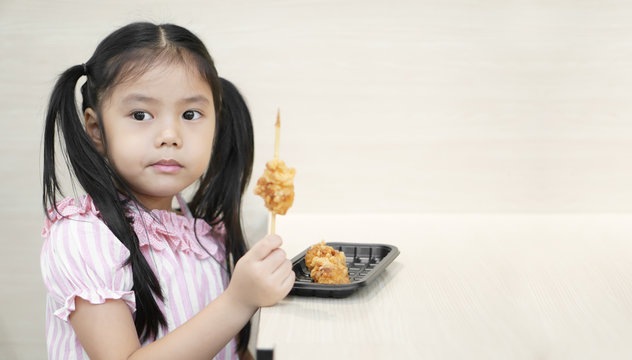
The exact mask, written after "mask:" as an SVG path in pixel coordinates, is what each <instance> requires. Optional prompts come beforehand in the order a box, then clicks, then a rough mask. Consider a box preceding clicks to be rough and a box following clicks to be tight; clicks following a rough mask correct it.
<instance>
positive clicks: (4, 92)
mask: <svg viewBox="0 0 632 360" xmlns="http://www.w3.org/2000/svg"><path fill="white" fill-rule="evenodd" d="M509 3H512V4H511V5H510V4H509ZM515 3H516V2H507V1H500V0H497V1H467V0H460V1H450V2H442V1H387V0H381V1H366V0H365V1H360V0H353V1H325V0H318V1H190V0H182V1H178V2H174V1H127V0H125V1H123V0H116V1H34V0H0V95H1V96H0V109H2V110H1V111H0V134H2V135H4V136H3V139H2V141H0V154H2V166H0V178H1V179H2V186H1V187H0V194H1V196H0V198H1V199H2V203H1V204H0V219H1V220H0V221H1V222H2V235H1V236H0V238H1V239H2V240H1V241H2V252H1V255H0V283H1V284H2V287H0V298H1V303H2V306H1V308H0V358H3V359H33V358H43V357H45V355H44V354H45V347H44V337H43V336H44V330H43V324H44V290H43V285H42V283H41V278H40V275H39V259H38V255H39V248H40V246H41V239H40V237H39V233H40V229H41V225H42V219H43V215H42V210H41V208H40V207H41V205H40V201H41V200H40V198H41V189H40V183H41V182H40V172H41V161H42V160H41V156H40V152H41V138H42V124H43V114H44V111H45V108H46V101H47V96H48V95H49V93H50V90H51V89H52V85H53V83H54V81H55V78H56V76H57V75H58V74H59V73H61V72H62V71H63V70H65V69H66V68H68V67H69V66H72V65H75V64H80V63H82V62H84V61H86V60H87V59H88V58H89V56H90V55H91V53H92V51H93V50H94V48H95V46H96V45H97V43H98V42H99V41H100V40H101V39H102V38H103V37H104V36H106V35H107V34H108V33H110V32H111V31H113V30H114V29H115V28H117V27H119V26H122V25H124V24H126V23H128V22H131V21H136V20H149V21H154V22H174V23H177V24H180V25H183V26H186V27H188V28H189V29H190V30H192V31H194V32H195V33H197V34H198V35H199V36H200V37H201V38H202V39H203V40H204V41H205V42H206V44H207V46H208V47H209V49H210V52H211V54H212V55H213V56H214V58H215V60H216V65H217V67H218V70H219V73H220V74H221V75H222V76H223V77H226V78H228V79H230V80H232V81H233V82H235V83H236V84H237V86H238V87H239V88H240V89H241V90H242V92H243V94H244V95H245V97H246V98H247V100H248V103H249V105H250V108H251V112H252V115H253V119H254V125H255V135H256V146H257V156H256V159H255V173H254V176H255V177H257V176H258V175H259V174H260V172H261V171H262V169H263V164H264V163H265V161H266V160H267V159H269V158H270V157H271V156H272V152H273V136H274V135H273V127H272V124H273V121H274V117H275V113H276V109H277V107H280V108H281V112H282V120H283V130H282V144H281V156H282V158H284V159H286V161H287V162H288V163H289V164H290V165H292V166H295V167H296V168H297V171H298V173H297V178H296V189H297V197H296V202H295V207H294V208H293V209H292V210H291V212H290V215H288V216H291V213H292V212H295V213H307V212H454V213H456V212H487V213H489V212H504V213H507V212H510V213H524V212H536V213H559V212H630V211H632V190H630V189H631V187H630V184H631V183H632V122H631V121H630V119H629V117H630V115H632V102H631V101H630V94H632V70H630V69H632V67H630V63H631V62H632V46H631V43H630V39H631V38H632V25H631V23H630V19H631V18H632V4H629V3H626V2H621V1H612V0H606V1H597V0H593V1H571V0H557V1H549V2H529V1H524V2H521V4H515ZM249 191H250V190H249ZM245 212H246V214H247V215H248V218H247V219H245V221H246V223H247V225H248V228H249V232H250V233H251V234H255V235H256V234H259V233H261V230H262V228H263V227H265V218H264V216H265V212H264V211H263V210H262V206H261V202H260V201H259V199H255V198H252V197H250V198H249V199H247V202H246V211H245ZM291 255H293V254H291Z"/></svg>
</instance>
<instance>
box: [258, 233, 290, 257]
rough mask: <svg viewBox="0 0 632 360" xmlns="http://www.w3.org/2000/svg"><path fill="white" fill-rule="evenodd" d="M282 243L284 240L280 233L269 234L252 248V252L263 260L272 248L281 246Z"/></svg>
mask: <svg viewBox="0 0 632 360" xmlns="http://www.w3.org/2000/svg"><path fill="white" fill-rule="evenodd" d="M281 244H283V240H281V237H280V236H279V235H267V236H266V237H264V238H263V239H261V240H259V241H258V242H257V243H256V244H255V245H254V246H253V247H252V249H250V253H252V255H253V256H254V257H255V258H256V259H257V260H261V259H263V258H265V257H266V256H268V254H270V252H271V251H272V250H274V249H276V248H278V247H279V246H281Z"/></svg>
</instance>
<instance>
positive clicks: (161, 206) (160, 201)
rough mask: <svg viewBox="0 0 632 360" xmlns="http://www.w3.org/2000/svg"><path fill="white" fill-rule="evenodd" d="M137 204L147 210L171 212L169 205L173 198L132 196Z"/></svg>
mask: <svg viewBox="0 0 632 360" xmlns="http://www.w3.org/2000/svg"><path fill="white" fill-rule="evenodd" d="M134 196H136V199H137V200H138V202H139V203H141V204H143V206H145V207H146V208H147V209H148V210H150V211H151V210H167V211H173V207H172V206H171V203H172V201H173V196H168V197H154V196H147V195H143V194H134Z"/></svg>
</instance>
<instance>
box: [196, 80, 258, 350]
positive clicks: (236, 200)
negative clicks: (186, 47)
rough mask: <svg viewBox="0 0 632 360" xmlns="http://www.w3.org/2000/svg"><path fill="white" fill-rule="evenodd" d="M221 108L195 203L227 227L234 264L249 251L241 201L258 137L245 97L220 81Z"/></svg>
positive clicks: (244, 340)
mask: <svg viewBox="0 0 632 360" xmlns="http://www.w3.org/2000/svg"><path fill="white" fill-rule="evenodd" d="M220 84H221V90H222V92H221V94H222V95H221V109H220V112H219V115H218V117H217V125H216V129H215V138H214V144H213V153H212V155H211V160H210V165H209V169H208V171H207V173H206V175H205V176H204V178H203V179H202V181H201V184H200V188H199V190H198V192H197V193H196V194H195V196H194V197H193V199H192V200H191V205H190V206H191V209H192V211H193V212H194V214H195V216H196V217H200V218H203V219H204V220H206V221H207V222H208V223H209V224H217V223H218V222H220V221H221V222H223V223H224V226H225V227H226V232H227V239H226V258H227V259H232V264H229V266H228V271H229V274H231V273H232V268H233V267H234V264H235V263H236V262H237V260H239V259H240V258H241V257H242V256H243V255H244V254H245V253H246V251H247V250H248V249H247V246H246V241H245V238H244V233H243V231H242V228H241V199H242V196H243V193H244V190H245V189H246V185H248V181H249V180H250V174H251V172H252V163H253V158H254V136H253V130H252V121H251V118H250V112H249V111H248V107H247V106H246V102H245V101H244V99H243V97H242V96H241V94H240V93H239V91H238V90H237V88H235V86H234V85H233V84H232V83H231V82H230V81H228V80H226V79H222V78H220ZM249 338H250V322H249V323H248V324H246V326H245V327H244V328H243V329H242V330H241V331H240V333H239V350H240V352H241V351H244V350H246V349H247V347H248V340H249Z"/></svg>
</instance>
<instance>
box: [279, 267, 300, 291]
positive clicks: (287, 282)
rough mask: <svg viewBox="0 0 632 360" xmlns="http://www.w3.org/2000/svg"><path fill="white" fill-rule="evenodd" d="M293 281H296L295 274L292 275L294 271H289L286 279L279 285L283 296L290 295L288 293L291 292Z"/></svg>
mask: <svg viewBox="0 0 632 360" xmlns="http://www.w3.org/2000/svg"><path fill="white" fill-rule="evenodd" d="M295 281H296V274H295V273H294V271H291V272H290V273H289V274H288V275H287V277H286V278H285V279H284V280H283V283H282V285H281V288H282V289H283V290H284V292H285V296H287V294H289V293H290V291H291V290H292V287H293V286H294V282H295Z"/></svg>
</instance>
